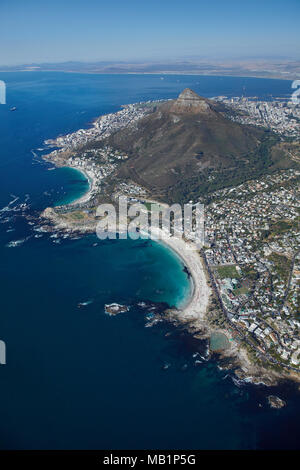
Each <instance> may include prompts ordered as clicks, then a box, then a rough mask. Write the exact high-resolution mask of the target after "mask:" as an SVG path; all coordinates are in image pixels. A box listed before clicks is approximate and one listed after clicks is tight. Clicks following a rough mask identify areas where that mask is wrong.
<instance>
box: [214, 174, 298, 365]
mask: <svg viewBox="0 0 300 470" xmlns="http://www.w3.org/2000/svg"><path fill="white" fill-rule="evenodd" d="M299 176H300V172H299V171H296V170H285V171H281V172H278V173H277V174H274V175H267V176H265V177H263V178H261V179H259V180H254V181H250V182H247V183H244V184H242V185H240V186H238V187H236V188H234V189H224V190H220V191H216V192H215V193H214V194H213V195H212V202H211V203H210V204H209V205H208V206H206V208H205V257H206V260H207V263H208V265H209V266H210V268H211V270H212V272H213V273H214V278H215V284H216V288H217V290H218V293H219V297H220V298H221V300H222V303H223V306H224V308H225V310H226V313H227V316H228V319H229V320H230V321H231V322H232V323H235V324H236V325H237V327H238V328H239V330H240V331H243V332H244V334H245V336H246V337H247V336H250V337H251V338H254V339H255V343H256V344H257V345H258V347H259V348H260V350H261V351H264V352H266V351H268V352H269V353H270V354H272V355H273V356H274V357H275V358H276V359H277V360H278V361H279V362H282V363H284V364H286V365H291V366H292V367H297V366H298V364H299V363H300V337H299V331H300V330H299V327H300V305H299V298H300V295H299V294H300V284H299V279H300V254H299V253H300V252H299V249H300V233H299V196H298V195H299V183H298V179H299Z"/></svg>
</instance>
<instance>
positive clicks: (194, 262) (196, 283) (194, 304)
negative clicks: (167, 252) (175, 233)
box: [162, 237, 211, 327]
mask: <svg viewBox="0 0 300 470" xmlns="http://www.w3.org/2000/svg"><path fill="white" fill-rule="evenodd" d="M162 243H163V244H164V245H166V246H168V248H170V249H171V250H173V251H174V252H175V253H176V254H177V255H178V256H179V257H180V258H181V260H182V261H183V263H184V265H185V266H186V267H187V268H188V270H189V272H190V274H191V280H192V283H193V286H192V292H191V295H190V297H189V299H187V302H186V304H185V305H184V306H183V307H182V309H180V314H179V316H180V318H182V319H183V320H195V321H196V322H197V326H199V327H201V326H203V323H204V322H205V316H206V312H207V308H208V305H209V299H210V295H211V289H210V287H209V286H208V284H207V281H206V278H205V272H204V267H203V265H202V260H201V257H200V255H199V253H198V252H197V251H196V248H195V249H194V247H192V246H191V243H189V242H186V241H184V240H183V239H181V238H176V237H164V239H163V240H162Z"/></svg>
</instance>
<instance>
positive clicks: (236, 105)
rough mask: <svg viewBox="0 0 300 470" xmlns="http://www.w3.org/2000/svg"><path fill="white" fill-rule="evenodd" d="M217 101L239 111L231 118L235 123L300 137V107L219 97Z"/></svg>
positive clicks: (291, 104) (283, 103)
mask: <svg viewBox="0 0 300 470" xmlns="http://www.w3.org/2000/svg"><path fill="white" fill-rule="evenodd" d="M216 100H217V101H220V102H223V103H224V104H226V105H229V106H230V107H231V108H233V109H234V110H236V111H238V114H235V115H234V116H231V119H232V120H234V121H237V122H240V123H242V124H253V125H256V126H257V125H259V126H263V127H267V128H269V129H272V130H273V131H274V132H276V133H277V134H281V135H287V136H290V137H299V136H300V106H299V105H295V104H293V103H292V102H289V101H287V100H281V101H276V100H273V101H258V100H257V99H255V98H245V97H234V98H227V97H224V96H221V97H217V98H216Z"/></svg>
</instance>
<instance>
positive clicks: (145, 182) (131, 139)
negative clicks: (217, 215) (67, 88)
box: [106, 89, 278, 202]
mask: <svg viewBox="0 0 300 470" xmlns="http://www.w3.org/2000/svg"><path fill="white" fill-rule="evenodd" d="M227 111H228V110H226V108H224V107H223V106H221V105H220V104H218V103H216V102H214V101H212V100H208V99H204V98H201V97H200V96H198V95H197V94H196V93H194V92H193V91H192V90H189V89H186V90H184V91H183V92H182V93H181V94H180V95H179V97H178V99H177V100H174V101H170V102H167V103H163V104H161V105H158V106H157V107H156V108H155V110H154V112H152V113H151V114H149V115H147V116H146V117H144V118H143V119H141V120H140V121H138V122H137V123H136V124H135V125H133V126H128V127H127V128H126V129H122V130H120V131H117V132H116V133H114V134H113V135H112V136H110V137H109V138H108V139H107V141H106V144H108V145H110V146H111V147H113V148H115V149H118V150H120V151H122V152H125V153H127V154H128V155H129V157H130V158H129V159H128V160H127V161H126V162H125V163H123V164H122V165H121V166H120V168H119V171H118V174H117V176H118V177H120V178H122V179H123V180H126V179H128V180H132V181H135V182H136V183H139V184H141V185H142V186H145V187H146V188H148V189H150V190H151V192H152V193H153V195H155V196H156V197H158V198H161V199H164V200H166V201H168V202H174V201H178V202H179V201H181V202H182V201H186V200H188V199H193V198H194V199H195V198H196V197H198V196H199V195H201V194H205V193H207V192H209V191H212V190H215V189H218V188H220V187H225V186H228V185H232V184H239V183H240V182H242V181H244V180H245V179H250V178H252V177H255V176H259V175H260V174H263V173H264V172H266V171H267V170H268V169H270V167H272V165H274V158H273V156H272V152H271V151H270V149H271V148H272V147H273V146H274V145H275V144H276V143H277V141H278V138H277V137H276V136H274V134H272V133H270V132H268V131H266V130H264V129H259V128H256V127H253V126H245V125H241V124H238V123H236V122H233V121H231V120H230V119H229V118H228V117H227ZM273 154H274V153H273Z"/></svg>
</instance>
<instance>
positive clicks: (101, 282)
mask: <svg viewBox="0 0 300 470" xmlns="http://www.w3.org/2000/svg"><path fill="white" fill-rule="evenodd" d="M0 79H2V80H5V81H6V82H7V102H8V106H7V107H5V106H0V123H1V126H0V143H1V146H0V178H1V185H0V207H1V208H3V207H5V206H7V204H8V203H9V201H11V200H12V199H14V196H16V197H19V199H18V200H17V201H16V202H15V203H14V204H13V205H12V207H11V208H13V207H16V211H13V210H11V211H6V212H1V213H0V222H1V223H0V260H1V263H0V292H1V309H0V339H2V340H4V341H5V342H6V345H7V364H6V365H5V366H1V367H0V416H1V419H0V447H1V448H4V449H14V448H17V449H36V448H38V449H42V448H48V449H49V448H55V449H63V448H74V449H76V448H79V449H81V448H85V449H89V448H100V449H101V448H108V449H114V448H121V449H128V448H159V449H162V448H165V449H166V448H173V449H184V448H189V449H195V448H200V449H203V448H204V449H205V448H208V449H218V448H220V449H221V448H225V449H231V448H234V449H247V448H262V447H269V448H288V447H292V448H295V447H298V446H299V436H300V427H299V419H298V416H299V397H298V395H297V393H296V392H295V391H294V389H293V388H291V387H288V386H284V387H280V388H279V389H275V390H272V392H273V393H278V394H279V395H280V396H282V397H283V398H286V399H287V401H288V407H287V408H285V409H282V410H278V411H275V412H274V411H273V410H270V409H269V408H268V407H267V402H266V396H267V394H268V393H269V391H266V390H265V389H264V387H256V388H255V387H251V386H241V387H238V386H236V385H235V384H234V383H233V382H232V380H231V378H230V374H229V375H228V373H227V372H226V371H222V370H219V369H218V367H217V363H216V362H215V360H212V361H207V360H206V358H205V353H206V346H207V345H206V344H205V343H202V342H201V341H195V340H193V339H192V338H191V337H190V336H189V335H187V334H185V333H184V331H182V330H181V329H180V328H178V329H175V328H174V327H172V326H170V325H168V324H164V323H159V324H158V325H156V326H153V327H152V328H145V326H146V323H147V319H146V318H145V311H144V310H143V309H141V308H139V307H138V305H137V302H139V301H142V300H152V301H157V302H162V301H164V302H168V303H169V304H177V305H178V304H179V303H180V302H182V301H183V299H185V298H186V297H187V296H188V294H189V282H188V279H187V276H186V274H185V273H184V272H183V269H182V268H183V266H182V264H181V263H180V261H179V260H178V258H177V257H176V256H174V255H173V254H172V253H170V251H169V250H168V249H166V248H165V247H163V246H161V245H159V244H156V243H150V244H148V245H147V246H145V244H144V241H136V242H134V241H131V240H127V241H126V240H125V241H107V242H101V243H100V242H99V240H98V239H97V238H96V236H95V235H89V236H86V237H83V238H81V239H73V240H67V239H66V240H59V243H56V242H57V240H56V239H55V238H51V237H49V235H47V234H42V233H40V232H35V231H34V227H35V226H34V225H29V224H28V222H27V221H26V220H24V218H22V217H21V216H20V210H17V205H18V204H19V203H20V202H24V201H26V203H27V204H29V208H28V213H29V214H31V215H33V216H34V215H35V214H37V213H38V211H40V210H42V209H44V208H45V207H47V206H51V205H53V204H57V203H58V202H59V203H61V202H70V201H71V200H73V198H74V197H76V196H80V195H81V194H82V193H83V192H84V191H85V189H86V188H85V187H84V185H85V184H86V182H84V181H83V180H81V177H80V176H79V175H78V174H77V173H75V174H74V172H73V171H72V170H69V169H57V170H51V171H48V168H51V165H48V164H46V163H44V162H43V161H42V160H41V159H40V158H36V157H34V155H33V153H32V151H34V152H35V153H36V154H38V155H39V154H40V153H43V152H42V151H37V150H36V149H37V148H41V147H42V146H43V141H44V140H45V139H49V138H53V137H55V136H57V135H59V134H63V133H67V132H72V131H74V130H76V129H78V128H80V127H84V126H88V125H89V123H90V122H91V121H92V120H93V118H95V117H96V116H98V115H100V114H103V113H107V112H113V111H116V110H117V109H119V107H120V105H121V104H124V103H129V102H136V101H141V100H147V99H159V98H173V97H175V96H176V95H177V94H178V93H179V92H180V91H181V90H182V89H183V88H185V87H187V86H189V87H191V88H193V89H195V91H197V92H198V93H200V94H203V95H205V96H213V95H216V94H228V95H236V94H241V93H242V92H243V90H244V93H245V92H246V94H247V93H248V94H253V95H256V96H264V97H268V96H269V95H270V93H272V94H273V95H275V96H276V95H280V96H286V95H288V93H289V92H290V89H289V87H290V84H289V82H286V81H280V80H274V81H270V80H257V79H242V78H237V79H233V78H230V77H226V78H225V77H195V76H193V77H189V76H170V77H167V76H166V77H165V79H164V80H160V77H159V76H116V75H114V76H97V75H80V74H61V73H24V74H22V73H17V74H16V73H6V74H0ZM10 106H17V111H16V112H13V113H11V112H9V107H10ZM35 235H38V237H39V238H36V237H35ZM40 235H41V236H40ZM13 240H24V242H23V243H21V244H20V246H18V247H15V248H8V247H7V244H8V243H10V242H11V241H13ZM95 244H96V245H95ZM79 302H88V305H87V306H86V307H83V308H78V303H79ZM110 302H119V303H125V304H126V305H130V306H131V308H130V311H129V312H128V313H125V314H122V315H121V314H120V315H118V316H116V317H109V316H108V315H106V314H105V313H104V304H105V303H110ZM166 364H168V365H169V367H168V368H167V369H166V368H165V367H164V366H165V365H166ZM259 405H261V406H259Z"/></svg>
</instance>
